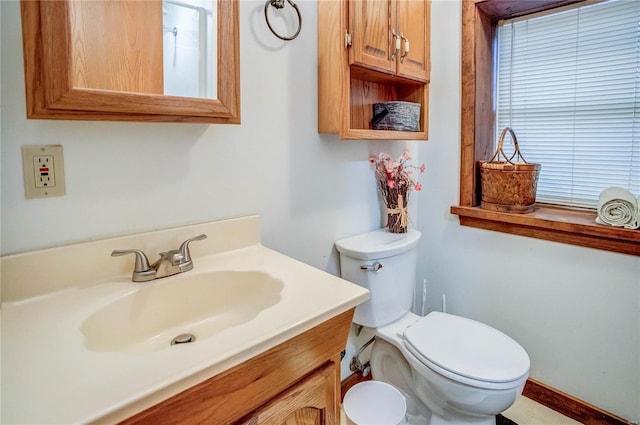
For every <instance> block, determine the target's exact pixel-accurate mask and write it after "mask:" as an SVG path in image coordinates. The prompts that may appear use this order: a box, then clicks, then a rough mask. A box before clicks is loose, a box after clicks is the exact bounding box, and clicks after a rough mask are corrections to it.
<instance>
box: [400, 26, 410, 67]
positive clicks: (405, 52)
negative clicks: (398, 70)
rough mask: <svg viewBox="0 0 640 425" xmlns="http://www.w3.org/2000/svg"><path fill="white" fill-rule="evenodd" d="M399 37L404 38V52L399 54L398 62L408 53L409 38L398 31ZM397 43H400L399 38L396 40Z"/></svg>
mask: <svg viewBox="0 0 640 425" xmlns="http://www.w3.org/2000/svg"><path fill="white" fill-rule="evenodd" d="M400 37H401V38H402V39H403V40H404V53H402V56H400V63H404V58H405V57H407V55H408V54H409V39H408V38H407V37H405V36H404V34H402V33H400ZM398 44H400V40H398Z"/></svg>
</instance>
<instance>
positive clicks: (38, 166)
mask: <svg viewBox="0 0 640 425" xmlns="http://www.w3.org/2000/svg"><path fill="white" fill-rule="evenodd" d="M22 171H23V175H24V196H25V198H27V199H33V198H48V197H51V196H63V195H64V194H65V184H64V158H63V155H62V145H41V146H36V145H24V146H22Z"/></svg>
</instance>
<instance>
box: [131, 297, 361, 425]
mask: <svg viewBox="0 0 640 425" xmlns="http://www.w3.org/2000/svg"><path fill="white" fill-rule="evenodd" d="M353 312H354V310H353V309H351V310H349V311H347V312H345V313H342V314H339V315H338V316H335V317H333V318H332V319H329V320H327V321H326V322H324V323H321V324H320V325H318V326H316V327H314V328H312V329H310V330H308V331H306V332H304V333H302V334H300V335H298V336H296V337H293V338H291V339H290V340H288V341H285V342H283V343H281V344H279V345H277V346H275V347H274V348H272V349H270V350H268V351H266V352H264V353H262V354H260V355H257V356H255V357H253V358H250V359H248V360H246V361H245V362H244V363H241V364H239V365H237V366H235V367H233V368H231V369H229V370H227V371H225V372H222V373H220V374H218V375H216V376H213V377H212V378H209V379H207V380H206V381H204V382H202V383H200V384H197V385H195V386H194V387H192V388H189V389H187V390H185V391H183V392H181V393H179V394H176V395H175V396H173V397H171V398H169V399H167V400H165V401H163V402H161V403H160V404H158V405H156V406H152V407H150V408H149V409H147V410H144V411H142V412H140V413H138V414H137V415H135V416H133V417H131V418H129V419H126V420H125V421H123V422H121V424H125V425H133V424H136V425H142V424H150V423H152V424H181V423H189V424H216V425H225V424H233V425H258V424H260V425H284V424H286V425H311V424H313V425H339V424H340V352H341V351H342V350H343V349H344V347H345V345H346V343H347V337H348V335H349V329H350V327H351V320H352V318H353Z"/></svg>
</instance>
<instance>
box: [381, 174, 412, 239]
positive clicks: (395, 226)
mask: <svg viewBox="0 0 640 425" xmlns="http://www.w3.org/2000/svg"><path fill="white" fill-rule="evenodd" d="M383 194H384V202H385V205H386V207H387V225H386V228H387V230H388V231H389V232H391V233H407V227H408V225H409V213H408V210H407V203H408V201H409V197H408V191H407V188H406V186H405V187H402V188H393V189H391V188H389V187H387V188H386V190H385V191H383Z"/></svg>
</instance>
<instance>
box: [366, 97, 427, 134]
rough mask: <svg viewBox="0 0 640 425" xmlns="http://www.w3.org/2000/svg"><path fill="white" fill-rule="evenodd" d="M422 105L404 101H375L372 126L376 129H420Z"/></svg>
mask: <svg viewBox="0 0 640 425" xmlns="http://www.w3.org/2000/svg"><path fill="white" fill-rule="evenodd" d="M420 106H421V105H420V104H419V103H413V102H402V101H396V102H384V103H374V104H373V118H372V119H371V127H372V128H373V129H374V130H396V131H420Z"/></svg>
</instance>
